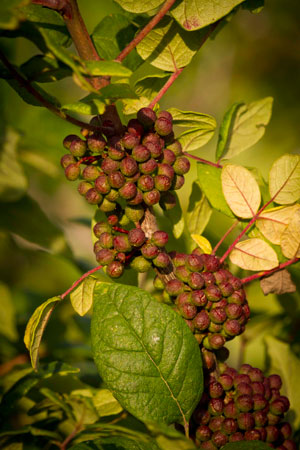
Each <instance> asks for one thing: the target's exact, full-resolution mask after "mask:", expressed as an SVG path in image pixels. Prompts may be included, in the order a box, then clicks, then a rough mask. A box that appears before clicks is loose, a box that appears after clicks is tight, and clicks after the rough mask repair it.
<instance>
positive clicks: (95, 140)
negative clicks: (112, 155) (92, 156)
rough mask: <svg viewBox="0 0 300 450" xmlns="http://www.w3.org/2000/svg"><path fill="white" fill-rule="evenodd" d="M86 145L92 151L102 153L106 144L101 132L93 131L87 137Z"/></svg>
mask: <svg viewBox="0 0 300 450" xmlns="http://www.w3.org/2000/svg"><path fill="white" fill-rule="evenodd" d="M87 146H88V149H89V150H90V151H91V152H92V153H102V152H103V150H104V148H105V146H106V141H105V139H104V137H103V136H102V135H101V134H98V133H94V134H93V135H91V136H89V137H88V138H87Z"/></svg>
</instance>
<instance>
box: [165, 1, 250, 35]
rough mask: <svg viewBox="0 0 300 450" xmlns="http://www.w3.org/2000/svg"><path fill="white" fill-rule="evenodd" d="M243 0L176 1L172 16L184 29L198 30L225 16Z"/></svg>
mask: <svg viewBox="0 0 300 450" xmlns="http://www.w3.org/2000/svg"><path fill="white" fill-rule="evenodd" d="M243 1H244V0H222V1H221V2H219V1H218V0H183V1H181V2H176V3H175V6H174V8H172V10H171V13H172V16H173V17H174V18H175V19H176V20H177V22H178V23H180V25H181V26H182V27H183V28H185V29H186V30H189V31H190V30H198V29H199V28H203V27H206V26H207V25H210V24H211V23H214V22H216V21H217V20H219V19H221V18H222V17H224V16H226V15H227V14H228V13H230V11H231V10H232V9H233V8H235V7H236V6H237V5H239V4H240V3H242V2H243Z"/></svg>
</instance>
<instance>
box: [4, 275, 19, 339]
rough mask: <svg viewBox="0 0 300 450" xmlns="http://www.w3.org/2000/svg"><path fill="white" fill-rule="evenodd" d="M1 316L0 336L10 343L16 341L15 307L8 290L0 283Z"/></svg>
mask: <svg viewBox="0 0 300 450" xmlns="http://www.w3.org/2000/svg"><path fill="white" fill-rule="evenodd" d="M0 298H1V315H0V334H2V335H3V336H5V337H6V338H7V339H9V340H11V341H16V340H17V339H18V331H17V324H16V317H15V305H14V302H13V299H12V296H11V293H10V290H9V288H8V287H7V286H6V285H5V284H4V283H3V282H2V281H0Z"/></svg>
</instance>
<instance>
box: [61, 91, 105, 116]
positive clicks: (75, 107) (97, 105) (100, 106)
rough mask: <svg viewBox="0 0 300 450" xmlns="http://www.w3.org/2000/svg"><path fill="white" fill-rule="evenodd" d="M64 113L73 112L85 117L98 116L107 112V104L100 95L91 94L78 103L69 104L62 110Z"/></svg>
mask: <svg viewBox="0 0 300 450" xmlns="http://www.w3.org/2000/svg"><path fill="white" fill-rule="evenodd" d="M61 109H62V110H63V111H72V112H76V113H78V114H83V115H88V116H90V115H98V114H103V113H104V111H105V102H104V100H103V99H102V98H101V96H100V95H97V94H89V95H87V96H86V97H84V98H82V99H81V100H79V101H78V102H76V103H68V104H66V105H63V106H62V108H61Z"/></svg>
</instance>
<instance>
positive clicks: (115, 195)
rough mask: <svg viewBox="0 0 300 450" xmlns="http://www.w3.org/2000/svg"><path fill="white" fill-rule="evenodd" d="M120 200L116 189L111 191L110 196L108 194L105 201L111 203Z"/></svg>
mask: <svg viewBox="0 0 300 450" xmlns="http://www.w3.org/2000/svg"><path fill="white" fill-rule="evenodd" d="M118 198H119V191H117V190H116V189H111V190H110V191H109V193H108V194H106V196H105V199H106V200H109V201H110V202H115V201H116V200H118Z"/></svg>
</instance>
